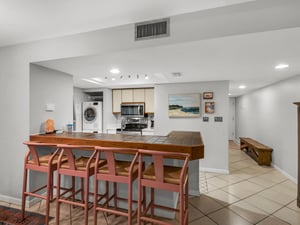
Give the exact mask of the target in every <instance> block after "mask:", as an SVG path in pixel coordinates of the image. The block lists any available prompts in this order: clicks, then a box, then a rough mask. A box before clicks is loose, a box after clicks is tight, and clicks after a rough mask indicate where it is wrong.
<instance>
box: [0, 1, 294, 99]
mask: <svg viewBox="0 0 300 225" xmlns="http://www.w3.org/2000/svg"><path fill="white" fill-rule="evenodd" d="M233 4H239V5H237V6H240V7H241V8H234V9H235V11H234V10H233V9H231V8H232V7H233ZM116 5H117V6H118V7H115V6H116ZM299 6H300V4H299V1H297V0H272V1H271V0H257V1H245V0H244V1H243V0H227V1H225V0H201V1H199V0H189V1H180V0H169V1H168V0H158V1H153V0H143V1H141V0H129V1H128V0H127V1H124V0H114V1H112V0H110V1H96V0H89V1H86V0H85V1H84V0H81V1H80V0H65V1H62V0H52V1H39V0H27V1H22V0H19V1H17V0H6V1H5V0H0V46H1V45H2V46H4V45H12V44H17V43H23V42H28V41H34V40H39V39H44V38H51V37H58V36H62V35H67V34H75V33H80V32H85V31H91V30H97V29H101V28H105V27H113V26H117V25H122V24H130V23H134V22H140V21H145V20H151V19H157V18H163V17H168V16H176V15H180V14H183V13H186V14H184V15H181V17H180V19H183V20H184V19H186V18H190V17H189V15H191V14H189V13H192V12H203V13H205V12H208V11H209V12H210V15H212V16H210V17H209V18H208V19H207V20H206V21H204V22H205V23H206V24H207V25H206V27H205V28H203V30H205V32H206V33H205V37H202V38H199V40H193V41H189V42H181V43H172V44H168V45H163V46H159V47H158V46H157V47H151V48H142V49H133V50H130V51H129V50H128V51H123V52H114V53H108V54H105V55H96V56H86V57H77V58H70V59H59V60H52V61H46V62H38V63H37V64H39V65H42V66H45V67H49V68H53V69H56V70H60V71H63V72H66V73H69V74H72V75H73V76H74V84H75V86H77V87H82V88H99V87H103V86H104V87H126V86H152V85H153V84H155V83H175V82H194V81H217V80H229V81H230V92H231V93H232V94H233V96H237V95H240V94H243V93H246V92H248V91H251V90H253V89H256V88H260V87H263V86H265V85H268V84H270V83H274V82H276V81H279V80H282V79H286V78H288V77H291V76H295V75H299V74H300V64H299V62H300V45H299V40H300V28H299V24H298V23H300V13H298V12H299V10H300V7H299ZM229 9H230V10H229ZM241 9H242V10H241ZM263 10H265V11H263ZM264 12H268V14H266V16H265V17H264V14H263V13H264ZM295 12H297V13H295ZM225 13H227V14H225ZM239 13H244V14H248V18H250V19H248V20H247V21H246V20H245V21H234V20H233V21H232V23H230V24H229V23H228V24H222V25H221V26H223V27H224V29H222V32H219V33H218V34H216V32H217V31H218V30H217V27H219V26H220V25H218V24H216V22H215V21H216V20H214V19H215V18H217V17H218V16H219V15H220V14H222V16H224V15H225V18H229V17H230V16H231V14H232V15H235V16H236V15H238V14H239ZM4 21H5V22H4ZM171 21H172V20H171ZM298 21H299V22H298ZM204 22H203V23H204ZM214 25H216V26H215V27H214ZM236 27H237V28H238V29H234V28H236ZM230 29H232V30H230ZM199 32H200V31H199ZM278 63H288V64H289V65H290V67H289V68H288V69H286V70H282V71H276V70H275V69H274V66H275V65H276V64H278ZM113 66H117V67H118V68H119V69H120V71H121V74H120V75H118V76H115V78H116V80H115V81H112V80H111V78H112V75H111V74H110V73H109V70H110V69H111V68H112V67H113ZM173 72H181V73H182V76H181V77H179V78H178V77H177V78H176V77H173V76H172V73H173ZM145 75H147V76H148V77H149V78H150V79H148V80H146V79H144V78H145ZM82 78H98V80H99V81H100V83H101V85H96V84H92V83H89V82H86V81H83V80H81V79H82ZM241 84H245V85H246V86H247V88H246V89H245V90H239V89H238V86H239V85H241Z"/></svg>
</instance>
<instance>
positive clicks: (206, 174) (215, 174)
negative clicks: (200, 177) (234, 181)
mask: <svg viewBox="0 0 300 225" xmlns="http://www.w3.org/2000/svg"><path fill="white" fill-rule="evenodd" d="M202 173H205V176H206V179H209V178H211V177H216V176H219V175H221V174H220V173H211V172H202Z"/></svg>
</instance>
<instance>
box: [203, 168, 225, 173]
mask: <svg viewBox="0 0 300 225" xmlns="http://www.w3.org/2000/svg"><path fill="white" fill-rule="evenodd" d="M201 171H203V172H210V173H222V174H229V170H224V169H216V168H207V167H200V172H201Z"/></svg>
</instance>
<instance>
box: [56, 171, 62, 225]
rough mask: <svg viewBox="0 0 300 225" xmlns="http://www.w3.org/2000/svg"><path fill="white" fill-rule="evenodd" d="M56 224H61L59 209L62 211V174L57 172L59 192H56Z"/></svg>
mask: <svg viewBox="0 0 300 225" xmlns="http://www.w3.org/2000/svg"><path fill="white" fill-rule="evenodd" d="M56 196H57V197H56V225H59V214H60V213H59V211H60V204H61V203H60V201H59V199H60V174H59V173H57V194H56Z"/></svg>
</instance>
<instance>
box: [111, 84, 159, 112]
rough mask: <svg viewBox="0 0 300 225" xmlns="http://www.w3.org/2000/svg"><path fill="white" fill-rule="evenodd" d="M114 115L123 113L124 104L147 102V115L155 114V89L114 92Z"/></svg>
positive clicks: (116, 90) (118, 90) (114, 90)
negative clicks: (122, 105)
mask: <svg viewBox="0 0 300 225" xmlns="http://www.w3.org/2000/svg"><path fill="white" fill-rule="evenodd" d="M112 101H113V102H112V106H113V113H115V114H118V113H120V112H121V107H120V105H121V103H122V102H131V103H134V102H145V113H154V88H131V89H113V90H112Z"/></svg>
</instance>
